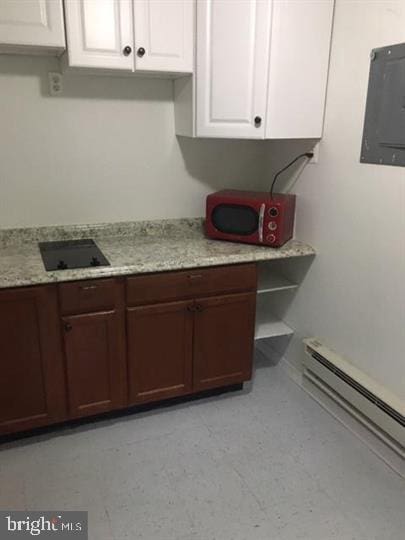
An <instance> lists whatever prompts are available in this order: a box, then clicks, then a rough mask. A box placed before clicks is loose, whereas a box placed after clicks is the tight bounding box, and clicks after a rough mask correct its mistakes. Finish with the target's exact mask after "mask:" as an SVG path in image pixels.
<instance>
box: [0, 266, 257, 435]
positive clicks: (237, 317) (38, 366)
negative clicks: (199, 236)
mask: <svg viewBox="0 0 405 540" xmlns="http://www.w3.org/2000/svg"><path fill="white" fill-rule="evenodd" d="M173 297H174V298H173ZM255 300H256V266H255V265H253V264H245V265H236V266H232V267H229V268H228V267H221V268H206V269H203V270H199V271H196V270H190V271H181V272H170V273H167V274H166V275H165V274H164V273H161V274H159V275H156V274H152V275H145V276H133V277H130V278H106V279H95V280H86V281H75V282H69V283H62V284H60V285H40V286H36V287H28V288H19V289H8V290H1V291H0V368H1V372H0V373H1V375H0V434H6V433H13V432H17V431H24V430H28V429H31V428H35V427H39V426H44V425H47V424H52V423H58V422H62V421H64V420H68V419H75V418H80V417H84V416H94V415H97V414H100V413H105V412H108V411H112V410H116V409H124V408H125V407H127V406H129V405H136V404H141V403H147V402H156V401H159V400H163V399H167V398H171V397H176V396H182V395H187V394H192V393H193V392H198V391H201V390H208V389H210V388H216V387H221V386H227V385H232V384H236V383H242V382H243V381H246V380H248V379H250V377H251V368H252V354H253V339H254V319H255ZM127 304H129V305H127Z"/></svg>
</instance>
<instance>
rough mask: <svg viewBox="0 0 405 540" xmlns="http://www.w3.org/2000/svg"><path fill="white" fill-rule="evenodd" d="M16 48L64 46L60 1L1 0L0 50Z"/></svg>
mask: <svg viewBox="0 0 405 540" xmlns="http://www.w3.org/2000/svg"><path fill="white" fill-rule="evenodd" d="M16 47H24V48H26V47H31V48H36V47H47V48H51V49H55V50H60V51H62V50H63V49H64V48H65V33H64V30H63V8H62V0H24V2H22V1H21V0H17V1H16V0H1V2H0V50H1V51H5V52H6V51H7V50H10V51H12V52H17V50H16V49H15V48H16ZM13 49H15V50H13Z"/></svg>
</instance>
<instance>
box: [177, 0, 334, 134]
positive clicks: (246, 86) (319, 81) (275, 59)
mask: <svg viewBox="0 0 405 540" xmlns="http://www.w3.org/2000/svg"><path fill="white" fill-rule="evenodd" d="M333 7H334V0H198V2H197V50H196V58H197V62H196V73H195V77H194V78H193V79H192V78H191V77H189V78H182V79H178V80H176V81H175V116H176V133H177V134H178V135H185V136H194V137H223V138H247V139H256V138H261V139H263V138H266V139H282V138H288V139H298V138H320V137H321V136H322V130H323V117H324V108H325V95H326V84H327V76H328V65H329V51H330V42H331V32H332V19H333Z"/></svg>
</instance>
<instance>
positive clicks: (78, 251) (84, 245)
mask: <svg viewBox="0 0 405 540" xmlns="http://www.w3.org/2000/svg"><path fill="white" fill-rule="evenodd" d="M38 246H39V251H40V252H41V256H42V260H43V261H44V265H45V270H47V271H48V272H49V271H52V270H68V269H72V268H90V267H92V266H110V263H109V262H108V260H107V259H106V258H105V257H104V255H103V253H102V252H101V251H100V249H99V248H98V246H97V244H96V243H95V242H94V240H91V239H90V238H86V239H84V240H62V241H59V242H39V243H38Z"/></svg>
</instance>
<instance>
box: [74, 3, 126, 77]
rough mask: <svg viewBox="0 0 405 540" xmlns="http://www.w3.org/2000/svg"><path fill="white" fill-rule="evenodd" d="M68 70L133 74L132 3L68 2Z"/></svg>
mask: <svg viewBox="0 0 405 540" xmlns="http://www.w3.org/2000/svg"><path fill="white" fill-rule="evenodd" d="M65 17H66V33H67V43H68V55H69V66H74V67H87V68H104V69H121V70H126V71H133V67H134V59H133V30H132V2H131V0H97V1H95V0H65Z"/></svg>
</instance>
